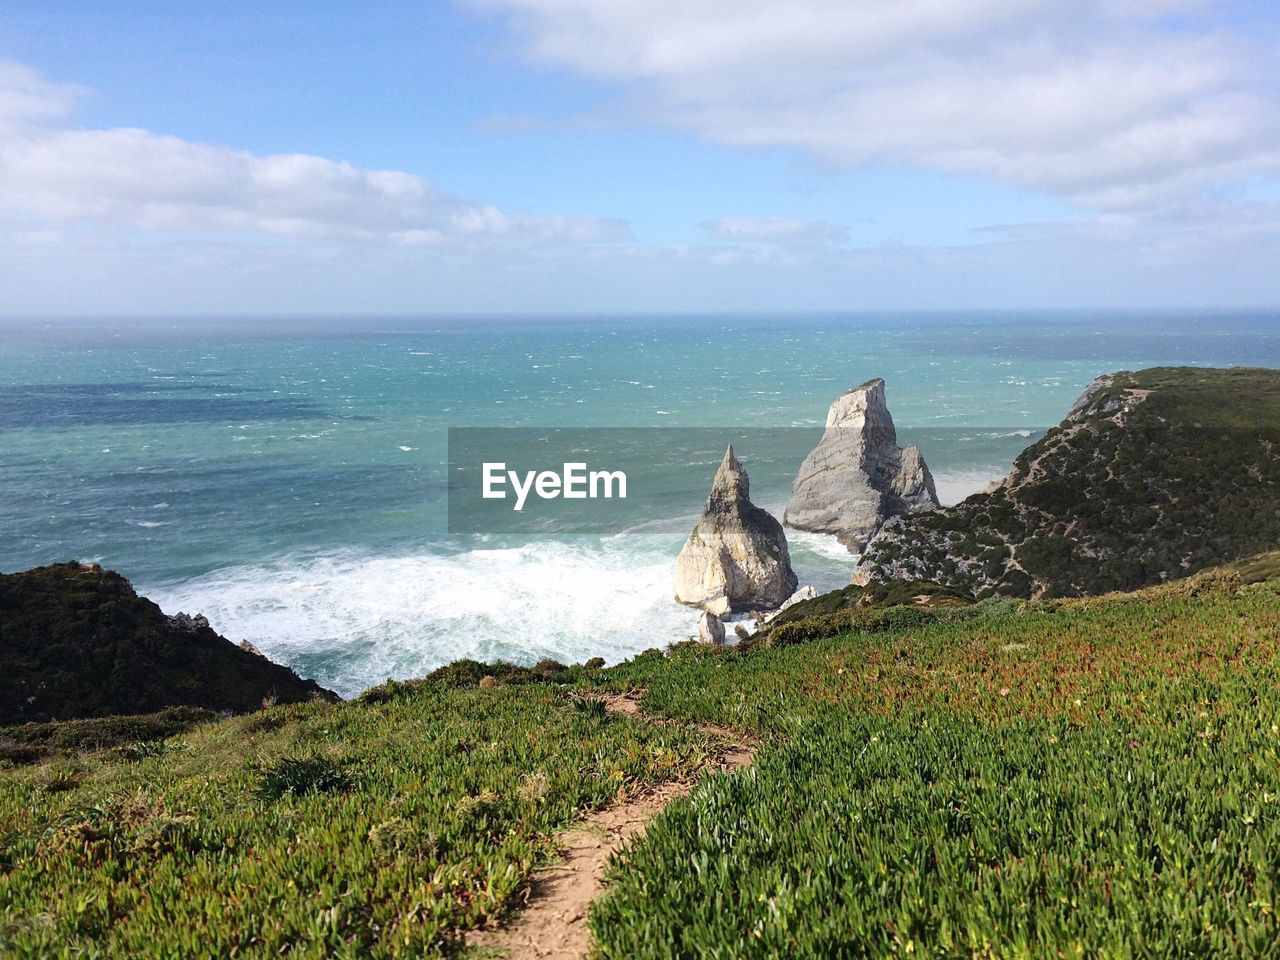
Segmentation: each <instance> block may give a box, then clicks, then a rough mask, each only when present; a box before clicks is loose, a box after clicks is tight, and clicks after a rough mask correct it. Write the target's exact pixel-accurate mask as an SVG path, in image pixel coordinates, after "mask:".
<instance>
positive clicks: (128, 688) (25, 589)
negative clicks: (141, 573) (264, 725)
mask: <svg viewBox="0 0 1280 960" xmlns="http://www.w3.org/2000/svg"><path fill="white" fill-rule="evenodd" d="M313 697H320V698H326V699H333V698H334V695H333V694H332V693H330V692H329V691H327V690H324V689H322V688H321V687H319V686H317V685H316V683H315V682H314V681H312V680H303V679H301V678H300V677H299V676H298V675H297V674H295V673H294V672H293V671H292V670H290V669H289V668H287V667H283V666H280V665H279V664H276V663H272V662H271V661H270V660H267V659H266V658H265V657H262V656H260V655H258V654H256V653H251V652H249V651H247V650H243V649H241V648H240V647H238V646H236V645H235V644H234V643H232V642H231V641H229V640H227V639H225V638H224V637H221V636H219V635H218V634H217V633H215V632H214V631H213V630H212V629H210V628H209V625H208V623H207V622H206V621H205V620H204V619H203V618H201V617H168V616H165V614H164V613H163V612H162V611H161V610H160V608H159V607H158V606H156V605H155V604H154V603H152V602H151V601H150V600H147V599H146V598H145V597H139V596H138V595H137V594H136V593H135V592H134V590H133V588H132V587H131V586H130V585H129V581H127V580H125V579H124V577H121V576H120V575H119V574H116V573H112V572H111V571H109V570H103V569H102V568H101V567H98V566H95V565H82V564H78V563H61V564H54V565H51V566H47V567H38V568H36V569H34V570H27V571H25V572H23V573H11V574H0V724H18V723H24V722H27V721H49V720H68V719H71V718H74V717H105V716H109V715H115V714H144V713H152V712H154V711H158V710H162V709H164V708H165V707H175V706H188V707H201V708H204V709H207V710H230V711H234V712H244V711H246V710H257V709H259V708H261V707H262V705H263V703H264V701H265V702H267V703H295V702H298V701H302V700H308V699H311V698H313Z"/></svg>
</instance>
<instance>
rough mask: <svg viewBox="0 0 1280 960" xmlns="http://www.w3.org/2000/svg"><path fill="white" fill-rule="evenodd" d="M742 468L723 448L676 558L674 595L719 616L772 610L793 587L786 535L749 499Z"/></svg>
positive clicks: (730, 452)
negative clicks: (700, 508)
mask: <svg viewBox="0 0 1280 960" xmlns="http://www.w3.org/2000/svg"><path fill="white" fill-rule="evenodd" d="M749 494H750V481H749V480H748V478H747V471H746V470H745V469H743V466H742V464H741V463H740V462H739V461H738V459H737V458H736V457H735V456H734V455H733V447H732V446H730V447H729V449H728V450H727V451H726V452H725V455H724V460H723V462H721V464H720V468H719V469H718V470H717V471H716V476H715V481H714V482H713V483H712V485H711V496H710V497H709V498H708V499H707V504H706V507H705V508H704V509H703V512H702V519H700V520H699V521H698V524H697V526H695V527H694V528H693V532H692V533H690V534H689V539H688V540H686V541H685V545H684V548H683V549H682V550H681V551H680V557H679V559H678V560H677V561H676V575H675V598H676V600H677V601H679V602H680V603H684V604H688V605H689V606H692V607H701V608H702V609H703V610H706V611H708V612H709V613H712V614H714V615H715V616H717V617H723V616H724V615H726V614H728V613H734V612H739V611H743V610H754V609H773V608H774V607H777V606H779V605H780V604H782V603H783V602H785V601H786V599H787V598H788V597H789V596H791V594H792V593H794V592H795V589H796V584H797V582H798V581H797V580H796V575H795V573H794V571H792V569H791V556H790V554H789V553H788V551H787V535H786V534H785V533H784V532H783V530H782V524H780V523H778V521H777V520H775V519H774V518H773V517H772V516H771V515H770V514H769V512H768V511H766V510H762V509H761V508H760V507H757V506H756V505H755V504H753V503H752V502H751V499H750V495H749Z"/></svg>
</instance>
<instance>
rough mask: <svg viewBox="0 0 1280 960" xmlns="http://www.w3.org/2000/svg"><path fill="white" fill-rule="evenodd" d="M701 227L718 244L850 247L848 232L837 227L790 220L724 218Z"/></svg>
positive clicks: (816, 222)
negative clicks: (843, 245)
mask: <svg viewBox="0 0 1280 960" xmlns="http://www.w3.org/2000/svg"><path fill="white" fill-rule="evenodd" d="M701 227H702V228H703V229H704V230H705V231H707V233H708V234H709V235H710V236H711V237H712V238H713V239H716V240H723V241H728V242H733V243H770V244H778V245H781V246H788V247H825V246H836V245H839V244H844V243H848V241H849V231H848V230H847V229H845V228H844V227H841V226H838V225H836V224H834V223H826V222H824V221H816V220H792V219H788V218H755V217H725V218H723V219H720V220H708V221H706V222H705V223H702V224H701Z"/></svg>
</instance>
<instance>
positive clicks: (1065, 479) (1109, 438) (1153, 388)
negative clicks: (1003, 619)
mask: <svg viewBox="0 0 1280 960" xmlns="http://www.w3.org/2000/svg"><path fill="white" fill-rule="evenodd" d="M1277 544H1280V371H1276V370H1263V369H1247V368H1231V369H1224V370H1214V369H1204V368H1198V367H1157V368H1152V369H1149V370H1142V371H1139V372H1137V373H1128V372H1123V373H1117V374H1112V375H1110V376H1107V377H1103V378H1099V380H1097V381H1095V382H1094V384H1092V385H1091V387H1090V391H1089V392H1087V393H1086V395H1085V396H1084V397H1082V398H1081V401H1080V402H1079V403H1077V405H1076V407H1075V408H1074V409H1073V410H1072V411H1071V413H1070V414H1069V415H1068V417H1067V418H1066V419H1065V420H1063V421H1062V423H1061V424H1060V425H1059V426H1058V427H1056V428H1054V429H1053V430H1050V431H1049V433H1048V434H1046V435H1045V436H1044V437H1043V438H1042V439H1041V440H1039V441H1038V442H1037V443H1035V444H1033V445H1032V446H1031V447H1029V448H1028V449H1027V450H1025V451H1024V452H1023V453H1022V455H1021V456H1019V457H1018V459H1017V461H1016V462H1015V463H1014V465H1013V470H1012V472H1011V474H1010V475H1009V477H1008V478H1007V479H1006V480H1005V482H1004V483H1003V484H1002V485H1001V486H1000V487H999V488H997V489H995V490H994V491H992V492H990V493H983V494H978V495H976V496H972V497H970V498H969V499H967V500H965V501H964V502H963V503H960V504H958V505H957V506H955V507H951V508H948V509H944V510H938V511H934V512H931V513H922V514H913V515H910V516H906V517H903V518H902V519H900V520H896V521H894V522H892V523H891V524H889V525H888V526H887V527H886V528H885V530H884V531H883V532H882V533H881V535H880V536H879V537H878V538H876V539H875V540H874V541H872V543H871V544H870V545H869V546H868V548H867V551H866V553H865V555H864V556H863V559H862V562H861V563H860V565H859V567H858V571H857V578H858V579H859V581H862V580H866V579H869V580H873V581H874V580H927V581H933V582H936V583H941V584H946V585H947V586H949V587H952V588H954V589H956V590H959V591H962V592H964V593H969V594H973V595H975V596H977V597H978V598H981V597H985V596H990V595H993V594H1000V595H1003V596H1017V597H1057V596H1082V595H1089V594H1098V593H1104V592H1106V591H1109V590H1130V589H1134V588H1137V587H1142V586H1148V585H1151V584H1155V583H1160V582H1163V581H1165V580H1168V579H1171V578H1176V577H1183V576H1186V575H1188V574H1190V573H1194V572H1195V571H1197V570H1200V569H1203V568H1205V567H1208V566H1212V565H1214V564H1220V563H1227V562H1230V561H1233V560H1237V559H1240V558H1242V557H1247V556H1250V555H1253V554H1256V553H1260V552H1262V551H1265V550H1270V549H1274V548H1275V546H1276V545H1277Z"/></svg>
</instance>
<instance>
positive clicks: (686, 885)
mask: <svg viewBox="0 0 1280 960" xmlns="http://www.w3.org/2000/svg"><path fill="white" fill-rule="evenodd" d="M1278 575H1280V556H1277V555H1271V556H1267V557H1263V558H1260V559H1258V560H1255V561H1251V562H1249V563H1244V564H1238V565H1236V566H1234V567H1232V568H1224V569H1223V570H1220V571H1214V572H1211V573H1206V574H1202V575H1199V576H1197V577H1195V578H1192V579H1190V580H1186V581H1180V582H1177V583H1172V584H1166V585H1163V586H1159V587H1154V588H1151V589H1148V590H1145V591H1142V592H1139V593H1134V594H1115V595H1108V596H1105V597H1097V598H1089V599H1079V600H1053V601H1042V602H1026V601H1008V600H1004V601H990V600H988V601H984V602H981V603H977V604H971V605H961V606H949V605H946V604H943V605H934V606H927V607H921V606H918V605H916V604H915V603H914V601H913V603H912V605H911V606H906V607H897V608H892V607H890V608H887V611H888V615H881V613H882V612H884V611H886V608H878V607H875V606H871V607H870V608H868V607H866V606H858V605H857V604H855V605H854V607H856V608H857V609H856V610H854V612H856V613H857V614H858V617H856V618H854V619H849V618H848V617H846V616H845V614H846V612H847V611H848V610H849V609H851V608H849V607H847V606H846V605H845V604H844V603H843V602H842V603H841V604H839V605H835V606H833V608H832V609H830V610H827V609H826V608H823V607H819V609H817V610H816V612H813V613H812V615H811V616H809V617H802V618H800V619H798V620H795V621H793V622H792V625H794V626H795V627H796V631H797V637H798V636H799V635H800V633H803V635H804V636H806V637H811V638H812V639H809V640H806V641H803V642H790V641H789V642H787V643H785V644H770V643H760V644H757V645H755V646H751V647H749V648H748V649H746V650H745V651H736V650H734V649H732V648H727V649H721V650H714V649H709V648H705V647H700V646H698V645H696V644H689V645H680V646H678V647H676V648H673V649H672V650H671V651H669V652H668V653H667V654H665V655H664V654H663V653H661V652H658V651H652V652H650V653H647V654H643V655H640V656H638V657H636V658H634V659H633V660H632V661H631V662H629V663H627V664H624V665H621V666H618V667H615V668H610V669H599V668H598V667H594V666H593V668H591V669H587V668H582V667H574V668H569V669H564V668H562V667H561V666H560V665H558V664H551V663H545V664H541V665H539V667H538V668H537V669H530V670H525V669H519V668H510V667H507V668H498V667H485V666H484V665H481V664H476V663H472V662H459V663H458V664H453V665H451V666H450V667H448V668H445V669H442V670H441V671H439V672H438V673H437V674H436V675H434V676H433V677H432V678H428V679H425V680H420V681H413V682H408V683H388V684H387V685H385V686H382V687H378V688H375V689H374V690H371V691H369V692H367V693H366V694H365V695H364V696H363V697H362V698H361V699H360V700H358V701H355V702H352V703H347V704H336V705H334V704H327V703H321V702H315V703H305V704H296V705H289V706H277V707H273V708H271V709H268V710H265V711H261V712H258V713H255V714H251V715H248V716H243V717H236V718H231V719H225V720H209V719H207V718H201V719H203V720H204V722H199V723H196V724H195V725H193V726H189V727H187V726H183V727H181V728H178V732H177V733H176V735H174V736H168V738H167V739H164V738H162V737H158V738H157V739H140V740H139V741H137V742H136V743H135V742H130V743H124V744H121V743H119V742H117V739H114V738H105V737H104V735H103V734H102V733H101V732H95V733H94V734H93V736H91V737H88V739H85V734H84V733H83V731H80V732H77V733H75V735H74V736H70V737H69V738H64V739H65V742H61V741H60V746H59V751H58V752H57V754H56V755H53V756H49V757H46V758H44V759H37V760H35V761H34V762H23V763H22V764H21V765H16V764H15V763H14V762H12V761H11V762H10V765H9V767H8V768H7V769H4V770H0V955H5V956H10V955H12V956H19V957H24V956H25V957H46V956H67V957H70V956H102V957H126V956H127V957H135V956H141V957H151V956H190V955H200V956H203V955H216V956H260V957H265V956H269V955H270V956H275V955H280V954H286V955H290V956H301V957H308V956H310V957H319V956H340V957H341V956H351V957H354V956H374V957H385V956H407V955H415V956H419V955H428V956H432V955H453V954H457V953H460V952H462V951H463V949H464V948H463V947H462V944H461V940H460V933H461V932H462V931H465V930H467V929H470V928H473V927H476V926H480V925H485V924H488V923H491V922H493V921H494V920H495V919H496V918H498V917H500V916H502V915H504V913H505V912H506V911H509V910H510V909H513V908H515V907H516V906H518V903H519V900H520V895H521V893H522V891H523V889H524V888H525V886H526V884H527V882H528V878H529V876H530V873H531V871H532V870H533V869H534V868H535V866H536V865H538V864H541V863H545V862H547V861H548V859H549V858H550V857H551V856H552V855H553V850H554V835H555V833H556V831H557V830H559V829H560V828H562V827H563V826H565V825H566V824H568V823H569V822H570V821H572V820H573V819H574V818H575V817H576V816H578V815H579V814H580V813H581V812H582V811H584V810H586V809H589V808H593V807H599V806H602V805H604V804H606V803H608V802H610V801H611V800H612V799H613V798H614V797H615V796H616V795H617V793H618V791H619V790H622V791H624V792H627V791H631V790H636V789H640V788H641V787H642V785H644V784H646V783H652V782H656V781H659V780H664V779H670V778H678V777H689V776H692V775H694V773H695V772H696V771H698V770H699V769H702V768H704V766H705V764H706V762H707V760H708V758H709V757H710V756H711V755H712V753H713V752H714V750H715V749H716V742H715V738H714V736H713V735H711V734H708V733H703V732H699V728H700V727H705V726H706V725H712V726H719V727H724V728H730V729H733V730H736V731H739V732H741V733H744V734H750V735H754V736H757V737H759V738H760V739H761V746H760V749H759V751H758V753H757V759H756V764H755V766H754V767H753V768H752V769H749V770H746V771H741V772H738V773H736V774H733V775H730V776H723V777H720V776H712V777H709V778H707V779H706V780H705V781H704V782H703V783H702V784H701V785H699V786H698V787H697V788H695V789H694V791H693V792H692V793H691V794H690V795H689V796H688V797H687V798H685V799H681V800H677V801H675V802H674V803H672V804H671V805H670V806H668V807H667V808H666V810H665V811H664V812H663V813H662V814H661V815H660V816H659V817H658V819H657V820H656V821H655V822H654V823H652V824H650V826H649V829H648V830H647V832H646V835H645V837H644V839H643V840H642V841H641V842H639V843H638V844H636V845H634V846H633V847H632V848H630V849H629V850H628V851H627V852H626V853H625V854H624V856H622V857H621V858H620V859H619V860H618V861H616V863H615V865H614V867H613V869H612V874H611V878H612V883H611V886H610V891H609V892H608V893H607V894H606V896H605V897H604V898H602V899H601V900H600V901H598V902H597V904H596V906H595V907H594V909H593V915H592V925H593V930H594V932H595V934H596V937H597V941H598V950H599V951H600V953H601V955H602V956H605V957H628V958H631V957H634V958H638V960H644V958H666V957H708V958H710V957H735V958H736V957H746V958H751V957H760V958H763V957H775V956H797V957H892V956H913V957H914V956H937V957H974V956H981V957H1030V956H1034V957H1041V956H1059V955H1060V956H1187V957H1192V956H1200V957H1210V956H1212V957H1219V956H1269V955H1274V954H1276V952H1277V949H1278V948H1277V946H1276V945H1277V944H1280V927H1278V925H1277V918H1276V909H1277V908H1280V903H1277V890H1276V888H1277V883H1278V882H1280V855H1277V852H1276V851H1278V850H1280V809H1278V808H1277V804H1280V752H1278V751H1280V696H1278V693H1280V584H1278V583H1277V580H1276V577H1277V576H1278ZM913 596H915V595H914V594H913ZM894 610H896V611H899V612H897V613H894V612H893V611H894ZM864 614H865V615H866V616H864ZM842 618H843V619H842ZM854 623H856V624H858V625H859V626H858V628H856V629H850V624H854ZM824 625H825V626H826V627H828V628H830V629H833V630H838V631H841V632H839V633H838V634H837V635H835V636H829V635H827V636H824V635H823V628H824ZM794 639H796V638H793V640H794ZM623 690H626V691H631V692H632V693H633V694H635V693H637V692H641V691H642V692H643V705H644V709H645V711H646V716H645V717H641V718H635V717H628V716H617V715H613V714H609V713H606V712H605V710H604V709H603V708H602V706H601V705H600V703H599V702H598V701H597V700H594V699H592V697H593V696H596V695H599V694H601V693H604V692H608V691H623ZM28 729H29V732H30V733H31V736H30V739H32V740H38V741H40V742H43V741H46V740H48V739H49V737H50V735H51V728H50V729H45V728H43V727H42V728H39V729H38V733H39V736H38V737H37V736H36V732H37V728H28ZM72 729H76V730H78V728H72ZM132 729H138V730H142V731H152V730H155V729H158V728H156V727H154V726H152V725H150V724H144V725H141V726H136V727H135V726H133V725H130V724H128V723H126V724H123V725H122V727H121V730H124V731H128V730H132ZM114 734H115V737H117V738H118V736H119V735H120V731H114ZM149 735H150V734H149V733H148V736H149ZM99 738H101V739H99ZM77 743H83V744H85V745H86V749H85V750H81V751H77V750H76V749H75V746H76V744H77ZM98 748H101V749H98Z"/></svg>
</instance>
